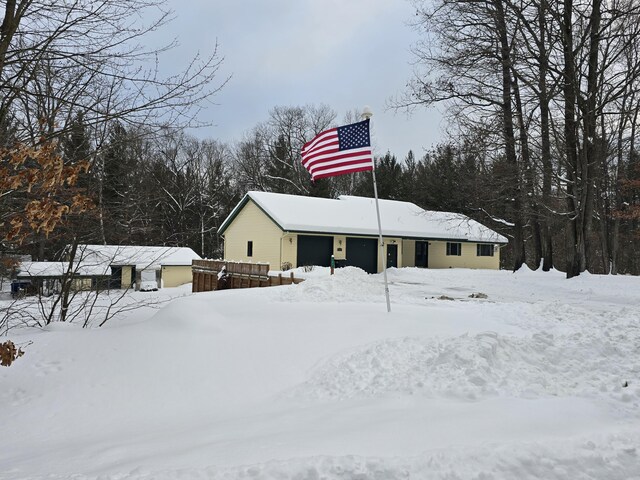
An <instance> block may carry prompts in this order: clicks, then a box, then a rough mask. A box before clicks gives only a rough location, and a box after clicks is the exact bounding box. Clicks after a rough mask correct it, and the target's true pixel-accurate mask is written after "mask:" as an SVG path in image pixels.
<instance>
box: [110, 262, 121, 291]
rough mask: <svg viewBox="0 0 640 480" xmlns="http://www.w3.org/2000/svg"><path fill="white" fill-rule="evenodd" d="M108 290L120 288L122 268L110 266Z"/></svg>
mask: <svg viewBox="0 0 640 480" xmlns="http://www.w3.org/2000/svg"><path fill="white" fill-rule="evenodd" d="M109 288H111V289H119V288H122V267H118V266H114V265H112V266H111V278H109Z"/></svg>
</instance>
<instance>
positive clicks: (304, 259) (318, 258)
mask: <svg viewBox="0 0 640 480" xmlns="http://www.w3.org/2000/svg"><path fill="white" fill-rule="evenodd" d="M331 255H333V237H321V236H319V235H298V265H297V266H298V267H302V266H304V265H318V266H319V267H328V266H330V265H331Z"/></svg>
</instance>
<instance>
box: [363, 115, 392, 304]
mask: <svg viewBox="0 0 640 480" xmlns="http://www.w3.org/2000/svg"><path fill="white" fill-rule="evenodd" d="M372 116H373V113H372V112H371V109H370V108H369V107H364V111H363V112H362V118H363V119H364V120H367V119H369V118H371V117H372ZM369 136H371V131H369ZM370 139H371V138H370ZM371 152H372V158H371V162H372V163H373V169H372V170H371V175H372V176H373V196H374V197H375V200H376V216H377V217H378V240H379V242H380V244H379V248H378V251H379V252H380V261H381V262H382V275H383V277H384V295H385V297H386V299H387V312H391V300H389V282H387V262H385V258H384V240H383V239H382V224H381V223H380V205H379V204H378V185H377V184H376V162H375V161H374V159H373V146H372V147H371Z"/></svg>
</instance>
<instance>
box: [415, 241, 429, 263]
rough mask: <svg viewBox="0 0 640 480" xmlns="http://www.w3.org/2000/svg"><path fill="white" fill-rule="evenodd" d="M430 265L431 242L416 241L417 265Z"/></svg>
mask: <svg viewBox="0 0 640 480" xmlns="http://www.w3.org/2000/svg"><path fill="white" fill-rule="evenodd" d="M428 266H429V242H416V267H422V268H427V267H428Z"/></svg>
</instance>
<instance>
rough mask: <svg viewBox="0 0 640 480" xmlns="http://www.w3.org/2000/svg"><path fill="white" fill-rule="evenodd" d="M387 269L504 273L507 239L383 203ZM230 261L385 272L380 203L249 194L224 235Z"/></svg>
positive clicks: (454, 216) (462, 219) (465, 220)
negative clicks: (333, 264)
mask: <svg viewBox="0 0 640 480" xmlns="http://www.w3.org/2000/svg"><path fill="white" fill-rule="evenodd" d="M379 203H380V219H381V224H382V235H383V242H384V257H385V259H386V267H424V268H487V269H498V268H499V265H500V246H502V245H505V244H506V243H507V239H506V238H505V237H503V236H502V235H499V234H498V233H496V232H494V231H493V230H491V229H489V228H487V227H485V226H484V225H482V224H480V223H478V222H476V221H475V220H472V219H470V218H469V217H467V216H465V215H461V214H458V213H449V212H434V211H427V210H423V209H422V208H420V207H418V206H416V205H414V204H413V203H409V202H399V201H394V200H380V201H379ZM219 232H220V234H221V235H222V236H223V238H224V259H225V260H229V261H243V262H266V263H269V264H270V265H271V268H273V269H278V268H281V269H283V270H284V269H286V268H287V267H298V266H304V265H319V266H328V265H330V261H331V256H332V255H333V256H334V258H335V260H336V264H337V265H338V266H346V265H352V266H356V267H360V268H362V269H363V270H365V271H367V272H369V273H375V272H380V271H382V262H381V260H380V255H379V253H378V251H379V250H378V246H379V240H378V224H377V219H376V209H375V200H374V199H372V198H365V197H354V196H348V195H342V196H340V197H338V198H337V199H326V198H316V197H302V196H296V195H284V194H279V193H267V192H248V193H247V194H246V195H245V196H244V198H243V199H242V200H241V201H240V202H239V203H238V205H236V207H235V208H234V209H233V211H232V212H231V214H230V215H229V216H228V217H227V218H226V219H225V221H224V222H223V223H222V225H221V226H220V229H219Z"/></svg>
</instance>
